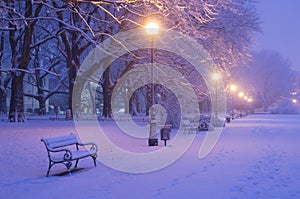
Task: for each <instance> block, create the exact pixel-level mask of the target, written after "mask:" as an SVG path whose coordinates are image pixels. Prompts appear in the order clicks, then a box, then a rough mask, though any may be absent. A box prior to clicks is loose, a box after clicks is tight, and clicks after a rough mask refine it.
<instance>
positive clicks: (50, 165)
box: [46, 161, 54, 177]
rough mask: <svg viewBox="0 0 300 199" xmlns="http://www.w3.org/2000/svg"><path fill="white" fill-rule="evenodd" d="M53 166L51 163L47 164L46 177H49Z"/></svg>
mask: <svg viewBox="0 0 300 199" xmlns="http://www.w3.org/2000/svg"><path fill="white" fill-rule="evenodd" d="M53 165H54V163H52V162H51V161H50V162H49V167H48V171H47V175H46V177H49V173H50V169H51V167H52V166H53Z"/></svg>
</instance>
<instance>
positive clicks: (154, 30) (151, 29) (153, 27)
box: [145, 22, 159, 35]
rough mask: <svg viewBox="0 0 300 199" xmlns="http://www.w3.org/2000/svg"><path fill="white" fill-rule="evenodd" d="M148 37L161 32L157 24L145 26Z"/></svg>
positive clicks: (151, 23) (152, 23)
mask: <svg viewBox="0 0 300 199" xmlns="http://www.w3.org/2000/svg"><path fill="white" fill-rule="evenodd" d="M145 29H146V32H147V34H148V35H156V34H157V33H158V31H159V27H158V25H157V24H156V23H154V22H150V23H148V24H147V25H146V26H145Z"/></svg>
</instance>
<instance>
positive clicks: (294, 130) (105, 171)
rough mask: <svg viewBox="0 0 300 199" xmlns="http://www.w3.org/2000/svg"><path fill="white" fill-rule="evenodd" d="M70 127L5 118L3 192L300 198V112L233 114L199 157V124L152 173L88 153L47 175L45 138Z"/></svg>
mask: <svg viewBox="0 0 300 199" xmlns="http://www.w3.org/2000/svg"><path fill="white" fill-rule="evenodd" d="M104 125H106V126H107V128H112V129H113V128H114V127H113V126H112V125H110V124H109V122H105V123H104ZM114 131H115V130H113V131H112V132H114ZM70 132H75V127H74V125H73V123H72V122H71V121H68V122H66V121H65V122H63V121H38V123H37V121H29V122H27V123H25V124H9V123H4V122H0V137H1V139H0V179H1V181H0V198H1V199H2V198H3V199H4V198H5V199H6V198H105V199H106V198H300V153H299V151H300V144H299V140H300V115H287V116H283V115H251V116H248V117H247V118H244V119H239V120H234V121H233V122H232V123H230V124H228V125H227V127H226V128H225V129H224V131H223V133H222V136H221V138H220V140H219V141H218V143H217V145H216V147H215V148H214V149H213V151H212V152H211V153H210V154H209V156H208V157H206V158H205V159H202V160H200V159H199V158H198V151H199V147H200V145H201V143H202V141H203V137H204V134H205V133H204V132H200V133H198V134H197V136H196V139H195V141H194V143H193V145H192V146H191V147H190V148H189V150H188V151H187V152H186V153H185V154H184V155H183V156H182V157H181V158H180V159H179V160H178V161H176V162H175V163H173V164H172V165H170V166H168V167H167V168H164V169H162V170H159V171H156V172H152V173H146V174H128V173H122V172H119V171H115V170H113V169H110V168H108V167H106V166H104V165H103V164H101V163H100V162H99V163H98V167H96V168H94V167H93V164H92V160H91V159H85V160H82V161H81V162H79V167H80V168H82V169H81V170H78V171H76V172H73V174H72V176H68V175H56V174H59V173H61V172H63V171H65V168H64V167H63V166H62V165H56V166H54V167H53V169H52V170H51V175H52V176H50V177H48V178H46V177H45V173H46V170H47V164H48V162H47V156H46V150H45V148H44V146H43V144H42V143H41V142H40V138H41V137H43V136H44V137H53V136H56V135H65V134H69V133H70ZM115 134H116V135H117V132H115ZM113 135H114V133H112V136H113ZM100 149H101V146H100ZM53 174H54V175H53Z"/></svg>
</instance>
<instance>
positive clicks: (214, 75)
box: [212, 73, 221, 81]
mask: <svg viewBox="0 0 300 199" xmlns="http://www.w3.org/2000/svg"><path fill="white" fill-rule="evenodd" d="M212 78H213V79H214V80H216V81H218V80H219V79H220V78H221V76H220V75H219V74H218V73H214V74H213V75H212Z"/></svg>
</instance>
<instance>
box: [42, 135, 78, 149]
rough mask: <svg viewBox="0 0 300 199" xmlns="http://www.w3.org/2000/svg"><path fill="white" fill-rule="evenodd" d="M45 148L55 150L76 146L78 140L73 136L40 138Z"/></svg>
mask: <svg viewBox="0 0 300 199" xmlns="http://www.w3.org/2000/svg"><path fill="white" fill-rule="evenodd" d="M42 141H43V142H44V143H45V145H46V147H47V148H51V149H56V148H59V147H64V146H69V145H73V144H77V143H78V140H77V137H76V136H75V135H74V134H70V135H65V136H60V137H54V138H42Z"/></svg>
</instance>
